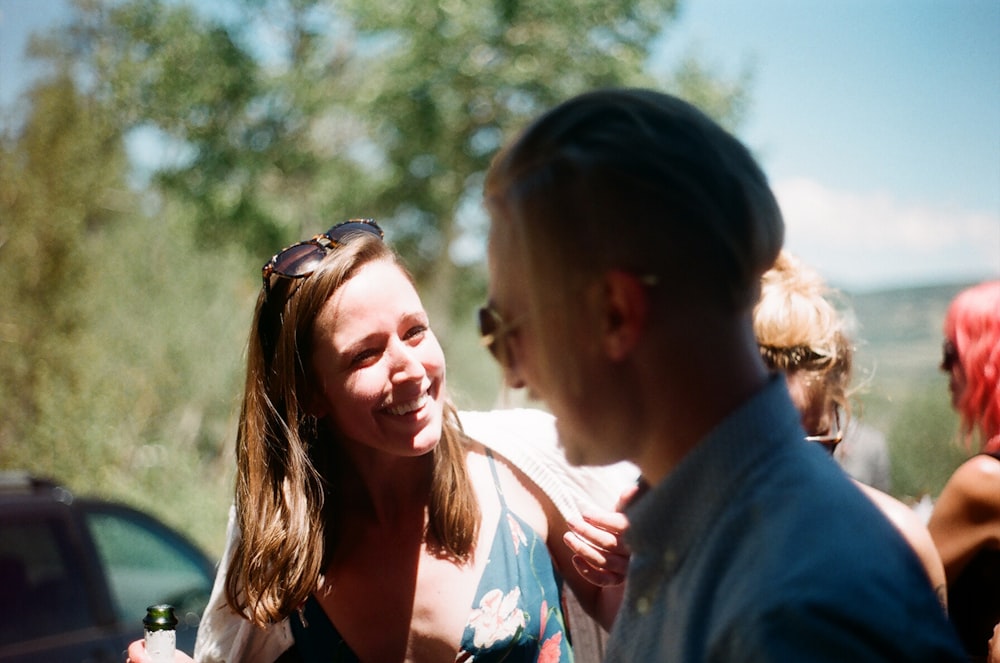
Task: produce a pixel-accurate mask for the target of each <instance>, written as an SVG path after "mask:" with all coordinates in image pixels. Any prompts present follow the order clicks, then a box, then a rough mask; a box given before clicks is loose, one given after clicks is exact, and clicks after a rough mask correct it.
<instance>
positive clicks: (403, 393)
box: [311, 261, 445, 456]
mask: <svg viewBox="0 0 1000 663" xmlns="http://www.w3.org/2000/svg"><path fill="white" fill-rule="evenodd" d="M312 341H313V354H312V358H311V363H312V366H311V367H312V370H313V376H314V379H315V380H316V382H317V384H318V386H319V390H320V395H319V396H318V398H317V401H318V402H314V403H312V410H313V411H314V413H315V414H317V416H319V417H320V418H322V417H325V416H329V417H332V418H333V421H334V423H335V424H336V426H337V428H338V429H339V430H340V431H341V432H342V433H343V434H344V435H345V436H346V437H347V438H348V439H349V440H352V441H354V442H357V443H358V444H360V445H363V446H367V447H370V448H373V449H376V450H379V451H383V452H385V453H388V454H391V455H395V456H419V455H422V454H425V453H427V452H428V451H430V450H432V449H433V448H434V446H435V445H436V444H437V443H438V441H439V440H440V439H441V425H442V419H443V409H444V381H445V361H444V354H443V352H442V351H441V346H440V345H439V344H438V342H437V339H436V338H435V336H434V334H433V332H431V329H430V324H429V322H428V319H427V313H426V312H425V311H424V307H423V305H422V304H421V302H420V297H419V295H417V292H416V290H415V289H414V287H413V285H412V284H411V283H410V281H409V279H408V278H407V277H406V275H405V274H404V273H403V272H402V271H401V270H400V269H399V268H398V267H397V266H396V265H394V264H392V263H391V262H388V261H377V262H372V263H369V264H367V265H365V266H363V267H362V268H361V269H359V270H358V272H357V273H356V274H355V275H354V277H353V278H351V279H350V280H348V281H347V282H345V283H344V284H343V285H342V286H341V287H340V288H339V289H338V290H337V291H336V292H335V293H334V294H333V296H332V297H330V299H329V300H327V302H326V304H325V305H324V306H323V308H322V309H321V310H320V313H319V315H318V316H317V318H316V323H315V326H314V328H313V339H312Z"/></svg>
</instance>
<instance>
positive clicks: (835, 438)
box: [806, 407, 844, 454]
mask: <svg viewBox="0 0 1000 663" xmlns="http://www.w3.org/2000/svg"><path fill="white" fill-rule="evenodd" d="M843 439H844V430H843V429H842V428H841V427H840V408H839V407H835V408H833V419H832V420H831V422H830V432H828V433H827V434H826V435H807V436H806V441H807V442H818V443H820V444H822V445H823V447H824V448H825V449H826V450H827V451H828V452H829V453H830V454H833V452H834V450H835V449H836V448H837V445H838V444H840V443H841V442H842V441H843Z"/></svg>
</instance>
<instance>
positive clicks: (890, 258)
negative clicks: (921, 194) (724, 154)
mask: <svg viewBox="0 0 1000 663" xmlns="http://www.w3.org/2000/svg"><path fill="white" fill-rule="evenodd" d="M773 188H774V191H775V194H776V195H777V197H778V201H779V203H780V205H781V210H782V214H783V215H784V217H785V225H786V245H787V247H788V248H789V250H791V251H792V252H794V253H796V254H798V255H799V256H800V257H801V258H802V259H803V260H805V261H806V262H808V263H809V264H811V265H812V266H813V267H814V268H816V269H817V270H819V271H820V273H822V274H823V275H824V276H825V277H826V278H827V279H828V280H829V281H830V282H832V283H834V284H836V285H838V286H839V287H842V288H845V289H848V290H872V289H878V288H882V287H893V286H899V285H928V284H935V283H945V282H956V281H966V280H968V281H973V280H978V279H984V278H997V277H1000V214H990V213H986V212H981V211H969V210H961V209H954V208H950V207H946V206H933V205H914V204H904V203H901V202H900V201H898V200H895V199H894V198H893V197H892V196H890V195H888V194H885V193H872V194H858V193H853V192H848V191H836V190H833V189H829V188H827V187H825V186H824V185H823V184H821V183H819V182H816V181H813V180H809V179H805V178H791V179H784V180H780V181H777V182H775V183H773Z"/></svg>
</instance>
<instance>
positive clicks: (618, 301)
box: [603, 269, 649, 361]
mask: <svg viewBox="0 0 1000 663" xmlns="http://www.w3.org/2000/svg"><path fill="white" fill-rule="evenodd" d="M604 295H605V297H604V329H603V344H604V352H605V354H607V356H608V358H609V359H611V360H613V361H620V360H622V359H624V358H625V357H627V356H628V355H629V353H631V352H632V350H633V349H634V348H635V346H636V345H638V343H639V339H640V338H641V337H642V334H643V332H644V331H645V328H646V325H647V323H648V321H649V291H648V289H647V286H646V285H645V284H644V283H643V280H642V277H641V276H638V275H636V274H633V273H631V272H626V271H622V270H617V269H616V270H611V271H609V272H607V273H606V274H605V275H604Z"/></svg>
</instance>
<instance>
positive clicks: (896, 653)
mask: <svg viewBox="0 0 1000 663" xmlns="http://www.w3.org/2000/svg"><path fill="white" fill-rule="evenodd" d="M804 435H805V433H804V431H803V430H802V428H801V425H800V423H799V413H798V411H797V410H796V409H795V407H794V405H793V404H792V402H791V398H790V397H789V396H788V392H787V389H786V387H785V382H784V378H783V377H781V376H778V375H775V376H772V378H771V380H770V381H769V383H768V385H767V387H766V388H765V389H763V390H762V391H761V392H760V393H758V394H757V395H756V396H754V397H753V398H752V399H751V400H750V401H748V402H747V403H745V404H744V405H743V406H741V407H740V408H738V409H737V410H736V411H735V412H733V413H732V414H731V415H730V416H729V417H728V418H727V419H726V420H725V421H723V422H722V423H721V424H720V425H719V426H717V427H716V428H715V429H714V430H713V431H712V432H711V433H710V434H709V435H708V436H707V437H706V438H705V439H704V440H702V441H701V443H700V444H699V445H698V446H697V447H695V449H694V450H693V451H691V453H689V454H688V456H686V457H685V458H684V459H683V460H682V461H681V463H680V464H679V465H678V466H677V467H676V468H675V469H674V471H673V472H672V473H671V474H670V475H669V476H668V477H667V478H666V479H665V480H664V481H662V482H661V483H660V484H659V485H657V486H654V487H653V488H652V490H650V492H649V493H647V494H646V495H645V496H644V497H642V498H641V499H640V500H639V501H638V503H636V504H635V505H634V506H633V507H632V508H630V510H629V512H628V515H629V518H630V520H631V529H630V531H629V544H630V545H631V547H632V560H631V564H630V568H629V575H628V579H627V585H626V592H625V598H624V601H623V603H622V607H621V610H620V612H619V614H618V618H617V620H616V622H615V625H614V628H613V629H612V633H611V638H610V641H609V643H608V649H607V653H606V657H605V660H606V661H608V662H609V663H624V662H636V663H638V662H642V663H647V662H656V661H670V662H671V663H694V662H696V661H726V662H729V661H759V662H766V661H774V662H775V663H788V662H797V661H850V662H851V663H859V662H862V661H885V662H887V663H900V662H901V661H913V662H920V661H928V662H930V661H934V662H935V663H937V662H939V661H962V660H965V659H964V656H963V653H962V649H961V646H960V644H959V642H958V640H957V638H956V636H955V634H954V631H953V629H952V627H951V625H950V624H949V622H948V621H947V618H946V616H945V614H944V612H943V610H942V608H941V606H940V604H939V602H938V599H937V598H936V596H935V595H934V593H933V590H932V588H931V586H930V582H929V580H928V579H927V576H926V574H925V572H924V570H923V567H922V566H921V565H920V562H919V560H918V559H917V557H916V555H915V554H914V552H913V551H912V550H911V549H910V547H909V545H908V544H907V543H906V542H905V541H904V540H903V538H902V537H901V536H900V535H899V534H898V532H897V531H896V530H895V528H894V527H893V526H892V525H891V524H890V523H889V521H888V520H886V519H885V518H884V517H883V516H882V515H881V513H880V512H879V511H878V510H877V509H876V507H875V506H873V504H872V503H871V502H870V501H869V500H868V498H867V497H865V496H864V495H863V494H862V493H861V492H860V491H859V490H858V489H857V487H856V486H855V485H854V484H853V483H852V482H851V481H850V479H849V478H848V477H847V475H846V474H845V473H844V472H843V471H842V470H841V469H840V467H839V466H838V465H837V464H836V462H835V461H833V459H831V458H830V457H829V455H828V454H827V453H826V452H825V451H823V450H822V449H821V448H820V446H819V445H817V444H810V443H807V442H806V441H804V440H803V437H804Z"/></svg>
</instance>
